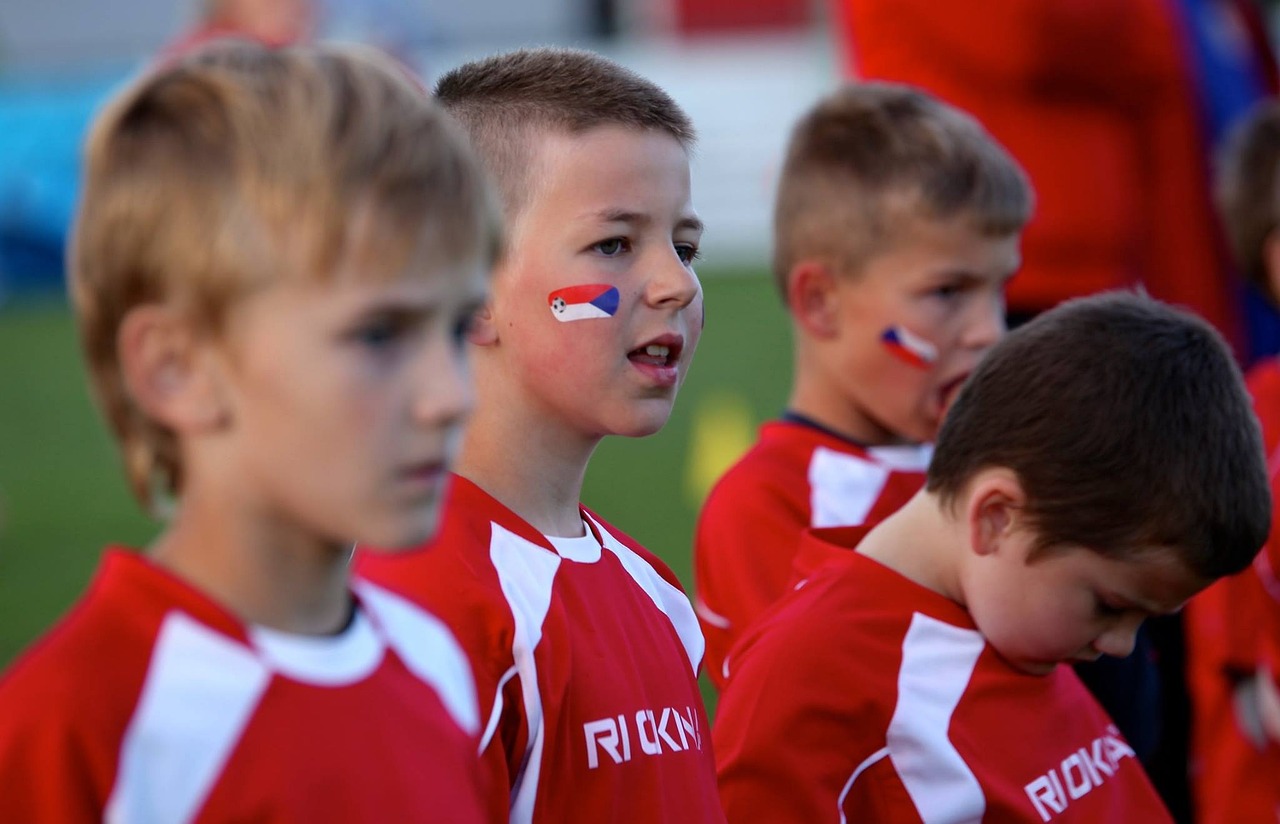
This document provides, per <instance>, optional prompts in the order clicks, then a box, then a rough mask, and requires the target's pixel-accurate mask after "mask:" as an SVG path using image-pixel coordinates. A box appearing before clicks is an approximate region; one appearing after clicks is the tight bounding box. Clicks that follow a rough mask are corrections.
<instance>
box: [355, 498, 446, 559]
mask: <svg viewBox="0 0 1280 824" xmlns="http://www.w3.org/2000/svg"><path fill="white" fill-rule="evenodd" d="M439 527H440V507H439V506H433V507H432V508H431V510H430V512H423V513H421V514H418V515H415V516H414V517H413V518H410V519H407V520H404V521H402V522H400V523H396V524H380V525H378V526H377V527H375V528H372V529H370V530H368V534H369V535H372V536H376V538H377V540H362V541H357V544H358V545H359V546H360V548H361V549H372V550H374V551H376V552H387V553H398V552H408V551H410V550H413V549H420V548H421V547H422V546H423V545H424V544H427V543H430V542H431V540H432V539H433V538H435V536H436V532H437V531H438V530H439Z"/></svg>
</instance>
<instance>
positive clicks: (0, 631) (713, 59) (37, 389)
mask: <svg viewBox="0 0 1280 824" xmlns="http://www.w3.org/2000/svg"><path fill="white" fill-rule="evenodd" d="M231 2H239V0H231ZM260 5H272V3H270V2H268V3H264V4H260ZM274 5H275V6H277V7H279V6H285V7H289V6H292V7H293V8H292V11H293V12H295V13H296V12H298V11H299V10H301V11H302V12H304V13H306V16H307V17H308V19H309V21H310V25H311V32H310V36H314V37H316V38H322V39H333V40H353V41H363V42H370V43H374V44H377V45H379V46H381V47H383V48H386V49H388V50H390V51H392V52H393V53H395V54H396V55H397V56H399V57H400V58H401V59H402V60H404V61H405V62H406V63H407V64H408V65H410V66H412V67H414V68H415V69H416V70H418V71H419V72H420V73H421V74H422V75H423V77H424V78H425V79H426V80H427V82H428V83H430V82H431V81H432V80H433V78H434V77H435V76H436V75H438V74H439V73H440V72H442V71H444V70H447V69H449V68H451V67H453V66H455V65H457V64H458V63H460V62H462V61H464V60H466V59H470V58H472V57H476V56H480V55H483V54H486V53H489V52H492V51H495V50H499V49H505V48H511V47H517V46H522V45H541V44H558V45H574V46H580V47H585V48H591V49H595V50H598V51H601V52H603V53H605V54H608V55H610V56H612V57H614V58H615V59H617V60H619V61H620V62H622V63H624V64H625V65H628V66H630V67H632V68H634V69H636V70H637V71H639V72H641V73H642V74H644V75H646V76H647V77H649V78H651V79H653V80H655V81H656V82H657V83H659V84H660V85H661V86H663V87H664V88H666V89H667V90H668V91H669V92H670V93H671V94H672V95H673V96H674V97H675V99H676V100H677V101H678V102H679V103H680V104H681V105H682V106H683V107H684V108H685V109H686V110H687V111H688V112H689V114H690V115H691V116H692V118H693V120H694V123H695V124H696V125H697V128H698V130H699V132H700V136H699V141H698V148H697V155H696V157H695V159H694V164H693V174H694V203H695V206H696V208H697V209H698V211H699V213H700V215H701V216H702V218H703V219H704V221H705V222H706V224H707V226H708V230H707V233H706V238H705V245H704V258H703V263H702V264H701V265H700V268H699V273H700V274H701V275H702V277H703V279H704V284H705V287H706V291H707V306H708V309H709V312H708V324H707V328H706V332H705V334H704V336H703V339H702V343H701V346H700V348H699V351H698V355H697V358H696V360H695V364H694V367H693V370H692V372H691V375H690V377H689V380H688V383H687V384H686V386H685V388H684V390H683V391H682V394H681V397H680V400H679V402H678V404H677V407H676V413H675V415H674V417H673V418H672V420H671V422H670V423H669V424H668V426H667V427H666V428H665V429H664V430H663V432H662V433H661V434H659V435H658V436H656V437H653V438H650V439H646V440H644V441H638V442H627V441H623V440H619V439H615V440H612V441H609V442H606V443H605V444H604V445H603V446H602V447H601V449H600V450H599V452H598V454H597V456H596V459H595V460H594V462H593V463H592V466H591V472H590V474H589V476H588V478H587V488H586V491H585V493H584V498H585V501H586V502H587V503H588V505H590V506H592V507H594V508H595V509H597V510H598V511H600V512H602V513H603V514H605V515H606V516H607V517H609V518H610V519H611V520H613V521H614V522H615V523H616V524H618V525H619V526H620V527H622V528H623V529H625V530H626V531H628V532H630V533H631V534H633V535H635V536H636V537H637V538H638V539H639V540H641V541H642V542H644V543H645V544H646V545H648V546H649V547H650V548H652V549H653V550H654V551H656V552H657V553H658V554H659V555H661V556H662V557H664V558H665V559H666V560H667V561H668V562H669V563H670V564H671V565H672V566H673V567H674V569H675V570H676V572H677V574H679V575H680V576H681V578H682V579H683V580H684V581H685V583H686V584H687V585H689V586H690V588H691V585H692V581H691V577H690V562H689V554H690V545H691V541H692V532H693V523H694V518H695V515H696V513H697V509H698V506H699V505H700V503H701V501H702V498H703V496H704V495H705V493H706V491H707V489H708V487H709V485H710V484H711V482H712V481H713V480H714V479H715V478H716V477H718V475H719V474H720V472H721V471H722V470H723V469H724V468H726V467H727V466H728V464H729V463H730V462H731V461H732V460H733V459H735V458H736V457H737V456H738V454H740V452H742V451H743V450H745V448H746V447H747V446H748V445H749V443H750V442H751V440H752V438H753V437H754V432H755V428H756V426H757V425H758V424H759V423H760V422H762V421H763V420H764V419H766V418H769V417H773V416H775V415H777V414H778V413H779V412H780V411H781V409H782V405H783V403H784V401H785V396H786V392H787V382H788V371H789V368H790V341H789V340H788V337H787V335H788V333H787V323H786V320H785V316H784V314H783V312H782V311H781V309H780V308H779V305H778V301H777V299H776V297H775V294H774V287H773V284H772V281H771V280H770V279H769V275H768V268H767V261H768V254H769V240H768V238H769V209H770V205H771V200H772V193H773V178H774V174H775V169H776V166H777V164H778V163H779V162H780V154H781V151H782V147H783V145H784V142H785V139H786V135H787V131H788V128H789V126H790V124H791V122H792V121H793V120H794V119H795V117H796V116H797V115H798V114H799V113H800V112H801V111H802V110H803V109H805V108H806V107H807V106H809V105H810V104H811V103H812V102H813V101H814V100H815V99H816V98H817V96H818V95H820V94H821V93H822V92H824V91H826V90H828V89H829V88H832V87H834V86H835V85H836V84H837V83H838V82H839V70H838V67H837V63H838V57H837V51H838V48H837V45H836V43H835V42H834V40H833V38H832V32H831V27H830V25H829V23H828V19H827V18H828V14H827V9H826V7H825V6H824V5H823V4H822V3H821V2H817V1H816V0H813V1H812V2H811V0H753V2H735V0H469V2H467V3H456V2H450V1H449V0H324V2H316V3H314V4H308V3H306V2H302V0H284V2H282V3H280V2H277V3H274ZM208 11H209V7H208V6H206V4H205V3H202V2H199V0H187V1H186V2H174V0H41V2H29V0H0V666H3V665H5V664H7V663H8V662H9V661H10V660H11V659H12V658H13V657H14V656H15V655H16V654H17V653H18V652H19V651H20V650H21V649H22V648H23V647H24V646H25V645H26V644H28V643H29V642H30V641H31V639H33V638H34V637H35V636H36V635H37V634H38V633H39V632H40V631H41V630H43V629H44V628H46V627H47V626H48V625H49V624H50V623H51V622H53V621H54V620H55V619H56V618H57V616H58V615H60V614H61V613H62V612H63V611H64V610H65V609H66V608H67V607H68V605H69V604H70V603H71V602H72V601H73V600H74V598H75V597H76V595H77V594H79V592H80V591H81V590H82V589H83V588H84V586H85V584H86V583H87V582H88V580H89V578H90V576H91V574H92V572H93V570H94V568H95V566H96V564H97V560H98V556H99V555H100V553H101V551H102V549H103V547H104V545H106V544H107V543H110V542H118V543H124V544H127V545H132V546H142V545H145V544H146V543H147V542H148V541H149V540H150V538H151V536H152V535H154V534H155V532H156V531H157V526H156V524H155V523H154V522H152V521H151V520H149V519H148V518H147V517H146V516H145V515H143V514H142V513H141V512H140V511H139V510H138V508H137V506H136V505H135V504H134V502H133V501H132V499H131V498H130V497H129V494H128V492H127V489H126V487H125V483H124V476H123V474H122V472H121V470H120V466H119V461H118V457H117V454H116V451H115V448H114V445H113V443H112V442H111V440H110V438H109V436H108V434H107V432H106V429H105V426H104V424H103V423H102V421H101V420H100V419H99V417H98V416H97V414H96V412H95V411H94V409H93V406H92V402H91V400H90V397H89V394H88V389H87V384H86V380H85V376H84V371H83V369H82V367H81V365H80V362H79V355H78V341H77V339H76V333H75V328H74V324H73V322H72V319H71V316H70V314H69V311H68V309H67V305H66V301H65V297H64V293H63V287H64V281H63V247H64V243H65V240H66V236H67V233H68V229H69V225H70V222H71V218H72V214H73V212H74V207H75V200H76V196H77V187H78V181H79V175H80V168H79V160H80V158H79V150H80V143H81V140H82V137H83V134H84V130H85V128H86V126H87V124H88V123H89V121H90V119H91V117H92V115H93V113H94V111H95V108H96V107H97V106H98V105H99V104H100V102H102V101H103V100H104V99H105V97H106V96H107V95H108V94H110V92H111V91H112V90H113V89H115V88H116V87H117V86H118V85H119V84H120V83H122V82H123V81H125V80H126V79H127V78H128V77H129V76H130V75H131V74H132V73H133V72H135V71H137V70H138V69H139V68H141V67H144V66H146V65H148V64H149V63H150V62H151V61H153V60H155V59H156V58H157V56H159V55H163V54H165V53H166V52H167V51H172V50H173V49H175V48H181V47H184V46H185V45H187V44H188V43H190V42H192V41H193V40H198V39H199V38H200V37H202V36H203V35H204V34H205V33H206V30H207V27H206V26H204V25H203V18H204V16H205V15H206V13H207V12H208Z"/></svg>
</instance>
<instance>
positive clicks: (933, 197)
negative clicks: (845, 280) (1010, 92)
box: [773, 82, 1033, 300]
mask: <svg viewBox="0 0 1280 824" xmlns="http://www.w3.org/2000/svg"><path fill="white" fill-rule="evenodd" d="M1032 201H1033V197H1032V193H1031V185H1030V183H1028V182H1027V177H1026V175H1025V174H1024V173H1023V171H1022V169H1021V168H1020V167H1019V166H1018V164H1017V162H1016V161H1015V160H1014V159H1013V157H1012V156H1010V155H1009V153H1008V152H1006V151H1005V150H1004V148H1003V147H1001V146H1000V144H999V143H997V142H996V141H995V139H994V138H992V137H991V135H989V134H988V133H987V132H986V131H985V130H984V129H983V128H982V126H980V125H979V124H978V122H977V121H976V120H974V119H973V118H972V117H970V116H969V115H967V114H965V113H963V112H961V111H960V110H958V109H956V108H954V107H952V106H949V105H947V104H945V103H942V102H941V101H939V100H937V99H935V98H933V97H931V96H930V95H928V94H926V93H925V92H923V91H921V90H919V89H916V88H913V87H911V86H905V85H899V84H895V83H879V82H877V83H853V84H849V85H846V86H844V87H842V88H840V89H839V90H837V91H835V92H834V93H832V94H830V95H828V96H827V97H825V98H823V99H822V100H820V101H819V102H818V103H817V104H816V105H815V106H814V107H813V108H812V109H810V110H809V112H808V113H807V114H806V115H804V116H803V117H802V118H801V119H800V120H799V122H797V123H796V125H795V127H794V129H793V130H792V132H791V138H790V142H789V143H788V146H787V153H786V160H785V163H784V165H783V167H782V173H781V176H780V179H779V181H778V193H777V199H776V202H775V207H774V258H773V269H774V276H775V277H776V278H777V281H778V286H779V289H780V290H781V292H782V296H783V300H786V292H787V278H788V276H789V273H790V271H791V269H792V267H793V266H795V265H796V264H797V263H799V262H800V261H802V260H805V259H818V260H823V261H826V262H828V263H829V264H830V265H831V266H832V267H833V268H835V269H836V270H837V271H841V272H850V273H856V272H857V271H859V270H860V269H861V267H862V266H863V265H864V264H865V263H866V261H867V260H868V259H869V258H870V257H872V256H873V255H875V254H877V253H878V252H881V251H883V249H884V248H885V246H886V245H887V242H888V241H889V240H890V239H891V238H892V235H893V233H892V229H893V227H894V226H895V225H896V224H897V223H898V222H900V221H901V220H902V219H903V218H909V217H912V216H920V217H926V218H929V219H932V220H947V219H950V218H953V217H957V216H960V215H964V216H966V217H968V218H970V219H971V221H972V223H973V228H974V231H975V232H978V233H980V234H982V235H984V236H987V237H1004V236H1007V235H1011V234H1013V233H1015V232H1019V231H1021V230H1022V228H1023V226H1024V225H1025V224H1026V222H1027V220H1028V219H1029V218H1030V216H1031V209H1032Z"/></svg>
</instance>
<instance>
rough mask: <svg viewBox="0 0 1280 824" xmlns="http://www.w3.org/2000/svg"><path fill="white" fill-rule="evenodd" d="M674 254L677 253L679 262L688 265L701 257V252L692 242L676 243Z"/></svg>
mask: <svg viewBox="0 0 1280 824" xmlns="http://www.w3.org/2000/svg"><path fill="white" fill-rule="evenodd" d="M676 254H677V255H679V257H680V260H681V262H682V263H684V265H685V266H689V265H690V264H692V263H693V262H694V261H695V260H698V259H699V258H701V257H702V252H700V251H699V250H698V247H697V246H695V245H694V244H692V243H677V244H676Z"/></svg>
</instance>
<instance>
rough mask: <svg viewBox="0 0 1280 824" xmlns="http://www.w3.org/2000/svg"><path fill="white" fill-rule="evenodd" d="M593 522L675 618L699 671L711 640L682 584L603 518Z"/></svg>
mask: <svg viewBox="0 0 1280 824" xmlns="http://www.w3.org/2000/svg"><path fill="white" fill-rule="evenodd" d="M591 522H592V523H593V524H595V527H596V531H597V532H599V533H600V537H601V538H602V539H603V540H604V548H605V549H607V550H609V551H610V552H612V553H613V554H614V555H616V556H618V560H619V561H621V562H622V567H623V569H625V570H626V571H627V574H628V575H630V576H631V578H632V580H634V581H635V582H636V584H637V585H638V586H639V587H640V588H641V589H643V590H644V591H645V594H646V595H648V596H649V598H650V600H652V601H653V603H654V606H656V607H657V608H658V609H660V610H661V611H662V613H663V614H664V615H666V616H667V619H668V620H670V621H671V625H672V626H673V627H675V630H676V634H677V635H679V636H680V643H681V644H682V645H683V646H684V651H685V654H686V655H688V656H689V664H690V665H691V666H692V667H693V671H694V673H697V671H698V665H699V664H700V663H701V662H702V653H703V652H704V651H705V650H706V644H707V642H706V639H704V638H703V637H702V629H701V627H699V626H698V616H697V614H696V613H694V611H693V606H692V605H691V604H690V603H689V599H688V597H686V596H685V594H684V593H683V592H681V591H680V590H679V589H678V588H676V587H674V586H672V585H671V584H670V583H668V582H667V579H666V578H663V577H662V576H661V575H659V574H658V571H657V570H656V569H654V568H653V567H651V566H649V562H648V561H646V560H644V559H643V558H641V557H640V556H639V555H637V554H635V553H634V552H632V551H631V550H630V549H629V548H627V546H626V544H624V543H622V542H621V541H619V540H618V539H617V538H615V537H614V536H613V535H611V534H610V533H609V531H608V530H607V529H605V528H604V527H603V526H601V525H600V522H599V521H596V520H595V519H594V518H593V519H592V521H591Z"/></svg>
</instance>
